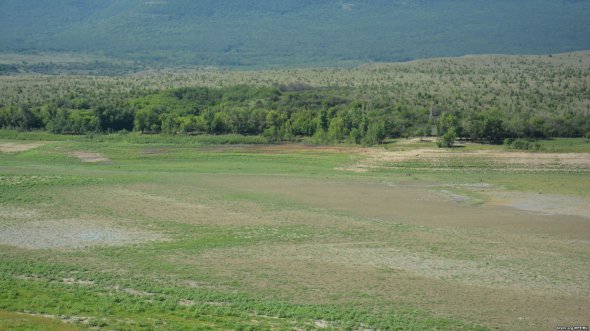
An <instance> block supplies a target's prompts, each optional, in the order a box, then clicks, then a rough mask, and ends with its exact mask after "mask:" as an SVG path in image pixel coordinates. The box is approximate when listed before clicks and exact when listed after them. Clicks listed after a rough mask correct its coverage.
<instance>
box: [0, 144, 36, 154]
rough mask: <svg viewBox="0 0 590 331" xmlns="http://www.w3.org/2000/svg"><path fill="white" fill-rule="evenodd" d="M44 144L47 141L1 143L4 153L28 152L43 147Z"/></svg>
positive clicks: (1, 149)
mask: <svg viewBox="0 0 590 331" xmlns="http://www.w3.org/2000/svg"><path fill="white" fill-rule="evenodd" d="M43 145H45V143H26V144H19V143H3V144H0V152H2V153H19V152H26V151H29V150H31V149H35V148H37V147H41V146H43Z"/></svg>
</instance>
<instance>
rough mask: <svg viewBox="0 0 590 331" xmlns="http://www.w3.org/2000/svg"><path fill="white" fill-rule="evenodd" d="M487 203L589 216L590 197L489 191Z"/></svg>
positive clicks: (548, 212) (551, 213) (541, 211)
mask: <svg viewBox="0 0 590 331" xmlns="http://www.w3.org/2000/svg"><path fill="white" fill-rule="evenodd" d="M489 195H491V198H490V201H489V203H488V204H489V205H496V206H508V207H512V208H515V209H519V210H524V211H529V212H535V213H540V214H544V215H570V216H581V217H586V218H590V199H586V198H582V197H574V196H567V195H559V194H539V193H530V192H490V193H489Z"/></svg>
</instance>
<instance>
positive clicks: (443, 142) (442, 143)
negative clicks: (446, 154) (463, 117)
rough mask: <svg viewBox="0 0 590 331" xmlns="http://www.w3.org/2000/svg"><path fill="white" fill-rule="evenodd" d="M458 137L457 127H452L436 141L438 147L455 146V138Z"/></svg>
mask: <svg viewBox="0 0 590 331" xmlns="http://www.w3.org/2000/svg"><path fill="white" fill-rule="evenodd" d="M456 139H457V134H456V133H455V129H453V128H450V129H448V130H447V132H446V133H445V134H443V135H442V137H440V139H439V141H438V142H437V143H436V144H437V145H438V147H440V148H443V147H446V148H450V147H453V145H454V144H455V140H456Z"/></svg>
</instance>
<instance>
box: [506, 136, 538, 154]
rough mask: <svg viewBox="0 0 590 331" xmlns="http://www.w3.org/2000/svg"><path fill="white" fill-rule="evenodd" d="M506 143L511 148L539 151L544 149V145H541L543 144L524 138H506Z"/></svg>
mask: <svg viewBox="0 0 590 331" xmlns="http://www.w3.org/2000/svg"><path fill="white" fill-rule="evenodd" d="M504 145H507V146H508V148H510V149H518V150H523V151H535V152H538V151H541V150H543V146H541V144H539V143H537V142H534V141H528V140H524V139H514V140H513V139H504Z"/></svg>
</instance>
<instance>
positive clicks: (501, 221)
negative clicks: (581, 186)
mask: <svg viewBox="0 0 590 331" xmlns="http://www.w3.org/2000/svg"><path fill="white" fill-rule="evenodd" d="M212 180H214V183H215V185H217V186H221V187H227V188H228V189H232V190H239V191H242V192H257V193H267V194H269V195H272V196H275V197H281V198H283V199H285V200H290V201H295V202H299V203H304V204H306V205H308V206H310V207H312V208H321V209H327V210H330V211H334V212H338V213H342V212H345V213H347V214H349V215H353V216H360V217H368V218H370V219H373V220H375V221H384V222H396V223H406V224H415V225H422V226H433V227H441V228H453V229H456V228H471V229H475V228H477V229H496V230H501V231H506V230H507V231H510V232H516V233H527V234H533V233H551V234H552V235H560V236H565V237H569V238H571V239H588V238H589V236H590V223H589V222H588V221H587V219H585V218H582V217H580V216H567V215H535V217H531V214H530V213H526V212H522V211H518V210H514V209H512V208H506V206H496V205H486V206H485V207H482V206H473V205H469V204H458V203H456V202H455V201H453V199H452V198H449V197H448V196H446V195H443V193H440V192H433V191H431V189H432V187H420V186H413V185H404V184H399V185H395V186H391V185H387V184H384V183H355V182H347V181H338V180H327V179H326V180H318V179H293V178H287V177H269V176H266V177H260V176H224V177H223V178H222V177H212ZM474 185H475V184H474Z"/></svg>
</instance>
